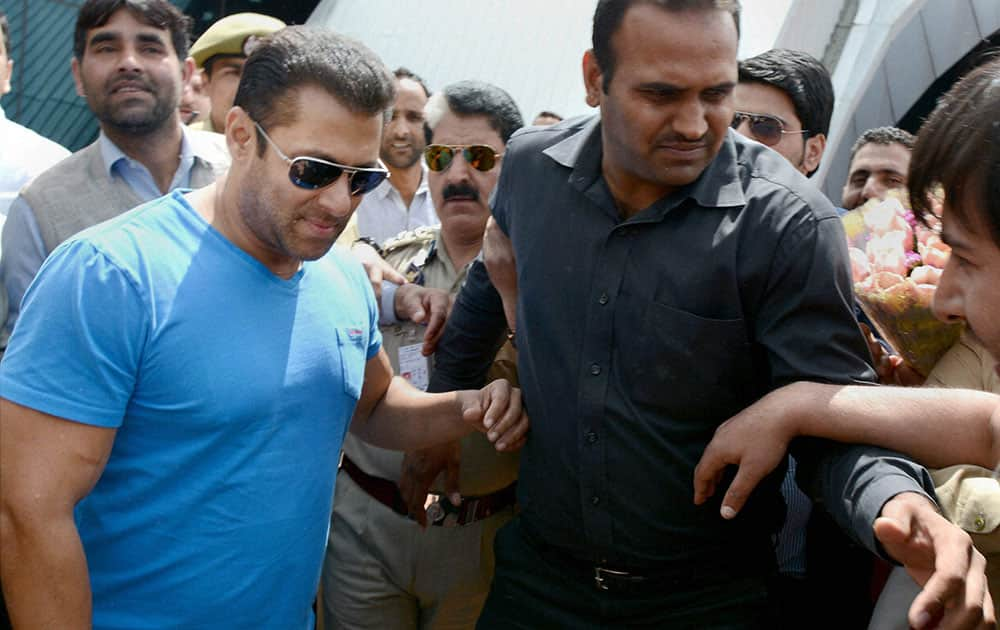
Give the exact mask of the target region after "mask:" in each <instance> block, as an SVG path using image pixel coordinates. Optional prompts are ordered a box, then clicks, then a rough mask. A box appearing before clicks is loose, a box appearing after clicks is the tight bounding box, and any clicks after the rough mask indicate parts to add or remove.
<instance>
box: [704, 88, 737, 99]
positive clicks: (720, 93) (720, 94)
mask: <svg viewBox="0 0 1000 630" xmlns="http://www.w3.org/2000/svg"><path fill="white" fill-rule="evenodd" d="M732 93H733V90H732V88H729V87H717V88H712V89H709V90H705V91H704V92H702V98H704V99H705V100H706V101H708V102H709V103H720V102H722V101H724V100H726V98H727V97H728V96H729V95H730V94H732Z"/></svg>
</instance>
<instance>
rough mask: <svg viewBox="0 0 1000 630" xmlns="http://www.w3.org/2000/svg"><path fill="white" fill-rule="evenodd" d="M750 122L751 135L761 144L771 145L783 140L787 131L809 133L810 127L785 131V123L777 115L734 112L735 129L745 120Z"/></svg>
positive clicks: (733, 124)
mask: <svg viewBox="0 0 1000 630" xmlns="http://www.w3.org/2000/svg"><path fill="white" fill-rule="evenodd" d="M744 120H745V121H747V123H749V130H750V135H751V136H753V137H754V139H755V140H757V141H758V142H760V143H761V144H766V145H767V146H769V147H773V146H774V145H776V144H778V143H779V142H781V136H783V135H784V134H786V133H809V130H808V129H801V130H799V131H785V123H783V122H782V121H781V119H780V118H778V117H776V116H769V115H767V114H751V113H750V112H733V123H732V125H730V126H731V127H732V128H733V129H739V127H740V125H742V124H743V121H744Z"/></svg>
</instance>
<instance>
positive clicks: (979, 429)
mask: <svg viewBox="0 0 1000 630" xmlns="http://www.w3.org/2000/svg"><path fill="white" fill-rule="evenodd" d="M789 389H790V390H793V391H794V399H793V402H792V404H790V405H788V406H786V407H784V409H785V412H784V414H783V415H784V419H785V420H786V421H788V422H791V423H793V424H794V429H793V433H794V434H797V435H803V436H815V437H822V438H826V439H830V440H835V441H838V442H846V443H860V444H873V445H876V446H881V447H884V448H888V449H892V450H896V451H899V452H901V453H905V454H906V455H908V456H910V457H912V458H913V459H915V460H916V461H918V462H920V463H921V464H923V465H925V466H930V467H933V468H940V467H944V466H950V465H954V464H977V465H980V466H983V467H987V468H992V467H994V466H996V464H997V459H998V456H1000V453H998V450H1000V447H998V445H997V441H998V435H997V434H998V433H1000V429H998V428H997V427H996V426H995V425H996V424H998V423H1000V418H998V417H997V415H996V410H997V409H998V407H1000V397H998V396H996V395H993V394H988V393H985V392H975V391H969V390H955V389H929V388H912V387H857V386H847V387H844V386H837V385H823V384H817V383H796V384H794V385H792V386H790V387H789ZM991 417H993V421H992V423H991Z"/></svg>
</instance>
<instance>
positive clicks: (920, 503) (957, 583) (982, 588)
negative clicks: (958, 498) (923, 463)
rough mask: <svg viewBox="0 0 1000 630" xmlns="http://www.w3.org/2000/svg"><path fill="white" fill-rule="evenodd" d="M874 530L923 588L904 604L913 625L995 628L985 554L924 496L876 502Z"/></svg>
mask: <svg viewBox="0 0 1000 630" xmlns="http://www.w3.org/2000/svg"><path fill="white" fill-rule="evenodd" d="M874 530H875V536H876V537H877V538H878V539H879V541H880V542H881V543H882V546H883V547H884V548H885V550H886V552H888V553H889V555H890V556H892V557H893V558H895V559H896V560H897V561H899V562H900V563H902V564H903V566H904V567H905V568H906V570H907V572H908V573H909V574H910V576H911V577H912V578H913V579H914V581H916V582H917V584H919V585H920V586H921V587H922V589H923V590H921V591H920V594H919V595H917V597H916V599H914V600H913V604H912V605H911V606H910V611H909V614H908V620H909V623H910V625H911V626H912V627H913V628H916V629H917V630H920V629H922V628H996V613H995V610H994V607H993V601H992V600H991V599H990V593H989V590H988V587H987V582H986V575H985V571H986V559H985V558H984V557H983V555H982V554H981V553H979V552H978V551H977V550H976V548H975V547H973V546H972V539H971V538H970V537H969V535H968V534H967V533H966V532H964V531H963V530H962V529H961V528H959V527H958V526H956V525H953V524H952V523H950V522H948V520H947V519H945V518H944V517H943V516H941V514H940V513H939V512H938V510H937V508H936V507H935V506H934V504H933V503H931V502H930V500H928V499H927V498H926V497H924V496H922V495H919V494H917V493H913V492H904V493H902V494H898V495H896V496H895V497H893V498H892V499H890V500H889V501H887V502H886V504H885V505H884V506H883V507H882V515H881V516H880V517H879V518H878V519H876V520H875V526H874Z"/></svg>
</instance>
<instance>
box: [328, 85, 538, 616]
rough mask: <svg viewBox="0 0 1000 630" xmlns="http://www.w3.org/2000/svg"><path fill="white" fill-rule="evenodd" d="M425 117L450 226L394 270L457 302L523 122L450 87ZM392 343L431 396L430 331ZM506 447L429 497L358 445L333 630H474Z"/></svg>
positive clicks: (333, 563) (481, 92) (400, 239)
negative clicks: (509, 147)
mask: <svg viewBox="0 0 1000 630" xmlns="http://www.w3.org/2000/svg"><path fill="white" fill-rule="evenodd" d="M421 114H422V118H424V117H425V118H426V120H427V128H428V131H429V133H428V137H427V139H426V140H427V142H429V144H428V145H427V147H426V148H425V149H424V151H423V155H422V157H423V159H424V161H425V162H426V165H427V169H428V172H427V184H428V188H429V191H430V195H431V197H432V198H433V200H434V207H435V208H437V211H438V216H440V218H441V225H440V226H439V227H423V228H419V229H417V230H412V231H408V232H403V233H402V234H399V235H398V236H397V237H396V238H393V239H390V240H389V241H388V242H387V243H386V244H385V246H384V251H385V257H386V260H387V261H388V262H389V263H390V264H391V265H392V266H393V267H394V268H395V269H397V270H398V271H399V272H400V273H402V274H403V275H405V276H406V279H407V280H408V281H409V282H410V283H411V284H413V285H418V286H424V287H430V288H435V289H438V290H443V291H446V292H447V293H448V294H450V295H454V294H456V293H457V292H458V290H459V288H460V287H461V285H462V283H463V282H464V281H465V277H466V272H467V270H468V269H469V267H470V266H471V264H472V262H473V260H474V259H475V258H476V257H477V256H478V255H479V252H480V248H481V245H482V239H483V229H484V227H485V225H486V220H487V218H488V217H489V214H490V209H489V203H488V199H489V197H490V195H491V194H492V192H493V188H494V186H495V185H496V182H497V178H498V177H499V175H500V172H501V165H502V157H503V151H504V145H505V144H506V141H507V140H508V139H509V138H510V136H511V134H513V133H514V131H516V130H517V129H519V128H520V127H521V126H522V125H523V121H522V118H521V114H520V112H519V111H518V108H517V105H516V104H515V103H514V100H513V99H512V98H511V97H510V95H509V94H507V93H506V92H505V91H504V90H502V89H500V88H498V87H496V86H493V85H490V84H486V83H482V82H479V81H461V82H458V83H454V84H451V85H449V86H447V87H445V88H444V89H443V90H441V91H440V92H438V93H436V94H434V95H433V96H431V97H430V100H429V101H428V102H427V106H426V107H425V108H424V110H423V111H422V112H421ZM381 330H382V340H383V347H384V348H385V350H386V352H387V354H388V355H389V358H390V360H391V361H392V363H393V366H394V367H395V368H396V371H397V372H398V373H399V374H402V375H403V376H404V377H406V378H407V379H408V380H409V381H410V382H411V383H412V384H413V385H414V386H416V387H418V388H420V389H426V388H427V383H428V377H429V373H430V371H431V369H432V365H433V364H432V359H433V357H425V356H423V354H422V353H421V351H422V347H423V338H424V330H423V327H422V326H420V325H417V324H415V323H413V322H409V321H405V322H399V323H395V324H390V325H385V326H382V327H381ZM498 341H499V340H498ZM513 363H514V359H513V351H512V350H510V349H509V348H505V349H504V351H502V352H501V353H500V354H498V355H497V357H496V358H495V360H494V362H493V364H494V365H493V370H492V372H491V377H492V378H497V377H498V376H503V375H510V374H511V373H512V372H513ZM503 446H504V449H503V452H498V451H497V449H495V448H494V447H492V446H491V445H490V443H489V442H488V441H487V440H486V439H485V438H484V437H483V436H478V435H470V436H467V437H466V438H463V439H462V440H461V442H457V441H456V442H454V443H450V444H448V445H446V446H444V447H443V450H445V451H447V452H449V453H454V465H453V466H450V467H449V468H448V470H447V474H446V479H445V482H444V484H443V485H442V486H435V487H434V492H433V493H432V494H431V495H430V496H428V490H429V489H430V486H431V484H432V483H434V479H433V477H431V478H429V479H420V480H413V479H412V475H410V474H408V473H409V471H410V469H411V468H412V467H413V466H414V465H416V464H415V462H413V460H412V459H408V460H406V461H404V458H403V454H401V453H398V452H391V451H388V450H385V449H381V448H378V447H376V446H372V445H370V444H365V443H363V442H361V441H360V440H358V439H356V438H355V437H353V436H348V437H347V438H346V439H345V441H344V458H343V464H342V465H341V471H340V473H339V478H338V480H337V496H336V498H335V499H334V510H333V517H332V521H331V523H330V539H329V543H328V545H327V550H326V561H325V563H324V565H323V567H324V568H323V580H322V583H323V615H324V618H325V624H324V626H325V627H326V628H329V629H331V630H333V629H337V628H352V629H361V628H372V629H373V630H374V629H376V628H470V627H472V626H473V624H474V623H475V620H476V618H477V617H478V616H479V610H480V608H481V607H482V603H483V601H484V600H485V599H486V593H487V591H488V590H489V584H490V580H491V579H492V577H493V553H492V548H493V535H494V533H495V532H496V530H497V529H498V528H499V527H500V526H501V525H503V524H504V523H506V522H507V521H509V520H510V518H511V517H512V516H513V513H514V498H515V496H514V495H515V488H514V482H515V480H516V478H517V461H518V457H517V454H516V452H514V451H516V450H517V449H518V448H519V447H520V444H508V443H504V445H503ZM459 461H460V462H461V466H460V465H459V463H458V462H459ZM434 476H436V475H434ZM408 477H409V478H410V480H411V483H409V484H404V483H403V480H406V479H407V478H408ZM425 506H426V508H427V509H426V510H425ZM360 532H363V534H361V533H360ZM373 566H377V567H379V569H380V570H379V571H371V570H370V567H373Z"/></svg>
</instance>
